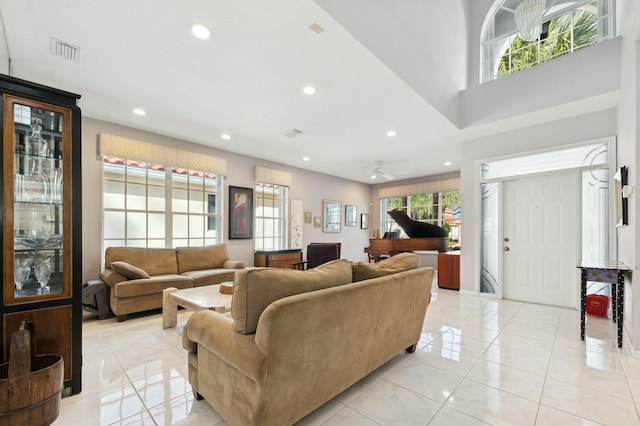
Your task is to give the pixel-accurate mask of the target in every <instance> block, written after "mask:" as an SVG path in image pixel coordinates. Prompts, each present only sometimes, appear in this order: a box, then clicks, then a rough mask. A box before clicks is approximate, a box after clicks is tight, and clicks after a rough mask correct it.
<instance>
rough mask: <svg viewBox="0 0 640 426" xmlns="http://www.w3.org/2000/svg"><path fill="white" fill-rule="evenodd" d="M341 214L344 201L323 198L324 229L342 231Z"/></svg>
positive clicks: (324, 230) (325, 230) (326, 230)
mask: <svg viewBox="0 0 640 426" xmlns="http://www.w3.org/2000/svg"><path fill="white" fill-rule="evenodd" d="M341 215H342V202H340V201H334V200H322V231H323V232H340V230H341V226H340V216H341Z"/></svg>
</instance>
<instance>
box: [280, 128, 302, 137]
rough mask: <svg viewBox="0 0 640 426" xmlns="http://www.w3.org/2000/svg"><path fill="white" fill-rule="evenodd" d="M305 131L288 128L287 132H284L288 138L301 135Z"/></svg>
mask: <svg viewBox="0 0 640 426" xmlns="http://www.w3.org/2000/svg"><path fill="white" fill-rule="evenodd" d="M303 133H304V132H303V131H302V130H298V129H291V130H287V131H286V132H284V135H285V136H286V137H288V138H295V137H296V136H300V135H301V134H303Z"/></svg>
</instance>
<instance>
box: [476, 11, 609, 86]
mask: <svg viewBox="0 0 640 426" xmlns="http://www.w3.org/2000/svg"><path fill="white" fill-rule="evenodd" d="M610 1H611V0H582V1H567V0H546V2H545V10H544V14H543V18H542V22H543V25H542V31H541V33H540V36H539V37H538V38H537V39H536V40H533V41H523V40H522V39H521V38H520V37H519V36H518V34H517V31H516V24H515V18H514V14H515V10H516V8H517V7H518V5H520V3H522V0H502V1H497V2H496V3H495V4H494V5H493V7H492V9H490V11H489V13H488V14H487V18H486V19H485V23H484V25H483V30H482V54H481V58H482V59H481V61H482V64H481V68H480V69H481V76H480V79H481V82H482V83H484V82H486V81H489V80H493V79H495V78H499V77H503V76H505V75H509V74H511V73H514V72H517V71H520V70H523V69H526V68H530V67H532V66H534V65H537V64H540V63H542V62H547V61H549V60H552V59H554V58H557V57H559V56H562V55H566V54H568V53H572V52H575V51H577V50H579V49H582V48H584V47H587V46H591V45H593V44H596V43H599V42H601V41H603V40H606V39H608V38H610V37H611V33H612V30H611V22H612V18H611V16H610V13H609V11H610V4H609V3H610Z"/></svg>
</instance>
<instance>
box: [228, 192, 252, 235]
mask: <svg viewBox="0 0 640 426" xmlns="http://www.w3.org/2000/svg"><path fill="white" fill-rule="evenodd" d="M251 238H253V189H252V188H241V187H239V186H229V239H230V240H242V239H251Z"/></svg>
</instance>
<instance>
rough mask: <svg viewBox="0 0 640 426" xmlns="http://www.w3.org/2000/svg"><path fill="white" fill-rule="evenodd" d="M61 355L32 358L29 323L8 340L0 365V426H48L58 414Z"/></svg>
mask: <svg viewBox="0 0 640 426" xmlns="http://www.w3.org/2000/svg"><path fill="white" fill-rule="evenodd" d="M63 382H64V361H63V359H62V356H61V355H36V337H35V330H34V326H33V323H32V322H30V321H23V322H22V324H21V325H20V329H19V330H18V331H16V332H15V333H13V336H11V352H10V353H9V362H8V363H5V364H1V365H0V426H5V425H6V426H9V425H34V426H35V425H49V424H51V423H53V422H54V421H55V420H56V419H57V418H58V414H59V413H60V399H61V397H62V390H63V388H64V385H63Z"/></svg>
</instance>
